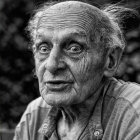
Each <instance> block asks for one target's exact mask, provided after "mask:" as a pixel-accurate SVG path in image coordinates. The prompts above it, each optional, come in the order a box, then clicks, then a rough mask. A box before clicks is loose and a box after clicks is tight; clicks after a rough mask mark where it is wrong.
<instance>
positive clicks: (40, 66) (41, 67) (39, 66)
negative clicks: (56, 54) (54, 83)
mask: <svg viewBox="0 0 140 140" xmlns="http://www.w3.org/2000/svg"><path fill="white" fill-rule="evenodd" d="M35 69H36V75H37V77H38V80H39V83H40V82H41V81H42V80H43V79H42V78H43V74H44V72H45V62H43V61H40V60H39V59H37V58H35Z"/></svg>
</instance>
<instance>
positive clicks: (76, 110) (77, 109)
mask: <svg viewBox="0 0 140 140" xmlns="http://www.w3.org/2000/svg"><path fill="white" fill-rule="evenodd" d="M101 85H104V83H101V84H100V86H99V88H98V89H97V91H96V92H94V94H93V95H92V96H90V97H89V98H88V99H87V100H85V101H84V102H82V103H80V104H74V105H71V106H67V107H60V108H59V109H60V111H61V117H60V120H61V121H62V122H63V123H65V124H66V125H67V126H68V127H71V126H72V125H73V124H74V123H75V122H78V124H81V125H83V123H84V124H85V122H87V120H88V119H89V118H90V115H91V114H92V112H93V108H94V106H95V103H96V101H97V99H98V97H99V96H100V93H101V89H102V87H103V86H101Z"/></svg>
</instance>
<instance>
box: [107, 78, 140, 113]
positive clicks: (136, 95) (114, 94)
mask: <svg viewBox="0 0 140 140" xmlns="http://www.w3.org/2000/svg"><path fill="white" fill-rule="evenodd" d="M107 96H108V97H109V98H113V99H114V102H116V103H119V104H120V105H121V104H122V105H124V104H125V105H126V106H127V105H129V106H131V107H132V108H133V109H134V110H135V111H136V113H137V114H140V85H139V84H137V83H132V82H124V81H122V80H116V79H115V78H113V79H111V82H110V86H109V88H108V91H107Z"/></svg>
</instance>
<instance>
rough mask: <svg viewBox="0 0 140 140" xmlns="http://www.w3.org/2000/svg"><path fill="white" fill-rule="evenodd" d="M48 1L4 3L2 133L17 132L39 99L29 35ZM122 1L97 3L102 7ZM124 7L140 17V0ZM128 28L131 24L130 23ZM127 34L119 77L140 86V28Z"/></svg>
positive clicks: (0, 5)
mask: <svg viewBox="0 0 140 140" xmlns="http://www.w3.org/2000/svg"><path fill="white" fill-rule="evenodd" d="M43 2H45V0H17V1H15V0H0V130H7V129H10V130H11V129H14V128H15V126H16V124H17V123H18V122H19V120H20V117H21V115H22V113H23V112H24V110H25V109H26V106H27V104H28V103H29V102H30V101H32V100H33V99H35V98H37V97H38V96H39V91H38V83H37V79H36V78H35V76H34V72H33V71H34V60H33V55H32V52H31V50H30V49H29V46H30V43H29V42H30V41H29V36H28V34H27V33H26V32H25V28H26V26H27V23H28V20H29V18H30V16H31V15H32V11H33V9H35V8H36V7H38V5H40V4H41V3H43ZM118 2H120V1H119V0H94V3H96V4H97V5H99V6H103V5H104V4H107V3H118ZM121 3H122V4H123V5H125V6H127V7H130V8H133V9H136V10H137V11H138V12H139V13H140V1H139V0H125V1H121ZM125 24H128V23H127V22H126V23H125ZM138 24H139V21H138V20H134V19H133V20H132V21H131V22H130V23H129V25H128V27H129V26H130V28H132V27H133V28H132V30H129V31H128V30H127V31H125V32H124V34H125V37H126V43H127V46H126V48H125V52H124V55H123V58H122V62H121V64H120V66H119V69H118V72H117V75H116V77H117V78H121V79H123V80H125V81H132V82H137V83H140V26H138Z"/></svg>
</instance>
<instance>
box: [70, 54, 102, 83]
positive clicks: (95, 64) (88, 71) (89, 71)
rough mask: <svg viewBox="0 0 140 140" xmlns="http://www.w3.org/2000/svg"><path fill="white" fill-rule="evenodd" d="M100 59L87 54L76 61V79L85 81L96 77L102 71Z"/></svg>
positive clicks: (74, 70)
mask: <svg viewBox="0 0 140 140" xmlns="http://www.w3.org/2000/svg"><path fill="white" fill-rule="evenodd" d="M99 62H100V60H99V58H98V57H92V56H89V55H87V56H85V57H83V58H82V59H81V60H79V61H78V62H77V63H75V66H74V69H73V73H74V75H75V79H77V81H78V82H80V83H85V82H87V81H89V80H91V79H92V78H94V77H95V76H96V75H97V74H98V73H99V71H100V69H101V66H100V63H99Z"/></svg>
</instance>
